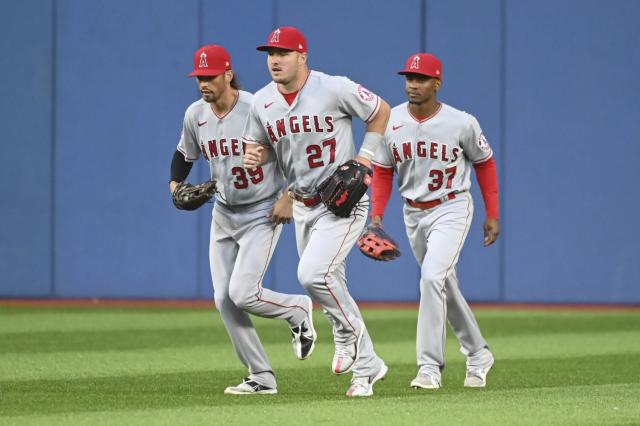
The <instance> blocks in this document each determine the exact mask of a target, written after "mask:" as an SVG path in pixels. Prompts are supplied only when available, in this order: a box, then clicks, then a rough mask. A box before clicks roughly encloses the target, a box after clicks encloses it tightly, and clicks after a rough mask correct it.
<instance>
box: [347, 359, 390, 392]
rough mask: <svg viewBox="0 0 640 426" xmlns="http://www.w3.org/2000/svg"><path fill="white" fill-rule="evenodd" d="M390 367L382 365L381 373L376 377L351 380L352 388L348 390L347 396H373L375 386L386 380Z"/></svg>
mask: <svg viewBox="0 0 640 426" xmlns="http://www.w3.org/2000/svg"><path fill="white" fill-rule="evenodd" d="M387 371H389V367H387V366H386V365H385V363H384V362H383V363H382V367H380V371H378V374H376V375H375V376H365V377H354V378H353V379H351V386H350V387H349V390H347V396H371V395H373V385H374V384H375V383H376V382H377V381H378V380H384V377H385V376H386V375H387Z"/></svg>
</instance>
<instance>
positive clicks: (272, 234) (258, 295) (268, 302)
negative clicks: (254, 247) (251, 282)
mask: <svg viewBox="0 0 640 426" xmlns="http://www.w3.org/2000/svg"><path fill="white" fill-rule="evenodd" d="M275 236H276V227H274V228H273V232H272V233H271V242H270V243H269V250H267V258H266V259H265V262H264V268H262V273H261V274H260V279H258V283H257V287H258V293H257V294H256V300H257V301H258V302H264V303H267V304H269V305H274V306H279V307H281V308H300V309H302V310H303V311H304V312H305V313H307V314H308V313H309V312H307V310H306V309H305V308H303V307H302V306H300V305H293V306H286V305H280V304H278V303H275V302H271V301H270V300H266V299H263V298H262V297H261V296H262V279H263V278H264V274H265V272H266V271H267V267H268V266H269V259H270V258H271V253H272V250H273V240H274V239H275Z"/></svg>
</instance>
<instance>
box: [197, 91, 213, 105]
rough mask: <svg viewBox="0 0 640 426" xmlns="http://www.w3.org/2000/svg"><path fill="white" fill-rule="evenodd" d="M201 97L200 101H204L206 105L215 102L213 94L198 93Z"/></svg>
mask: <svg viewBox="0 0 640 426" xmlns="http://www.w3.org/2000/svg"><path fill="white" fill-rule="evenodd" d="M200 94H201V95H202V100H204V101H205V102H208V103H212V102H213V101H215V98H214V96H213V93H211V92H208V93H202V92H201V93H200Z"/></svg>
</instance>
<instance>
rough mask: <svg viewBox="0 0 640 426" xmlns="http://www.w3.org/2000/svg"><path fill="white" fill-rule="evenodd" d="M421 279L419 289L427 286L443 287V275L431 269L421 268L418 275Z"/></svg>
mask: <svg viewBox="0 0 640 426" xmlns="http://www.w3.org/2000/svg"><path fill="white" fill-rule="evenodd" d="M420 278H421V287H422V286H429V287H443V286H444V279H445V275H444V274H442V273H440V272H438V271H436V270H434V269H432V268H423V269H422V271H421V273H420Z"/></svg>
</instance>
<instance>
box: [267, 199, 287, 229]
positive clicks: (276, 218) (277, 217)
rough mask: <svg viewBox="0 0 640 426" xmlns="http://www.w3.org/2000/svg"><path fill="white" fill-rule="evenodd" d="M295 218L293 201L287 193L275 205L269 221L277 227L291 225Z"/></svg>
mask: <svg viewBox="0 0 640 426" xmlns="http://www.w3.org/2000/svg"><path fill="white" fill-rule="evenodd" d="M292 217H293V200H292V199H291V198H289V195H288V194H287V193H286V192H285V193H284V194H282V197H280V199H279V200H278V201H276V202H275V204H274V205H273V209H271V212H270V213H269V216H268V218H269V220H270V221H271V222H273V223H275V224H276V225H279V224H281V223H291V218H292Z"/></svg>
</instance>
